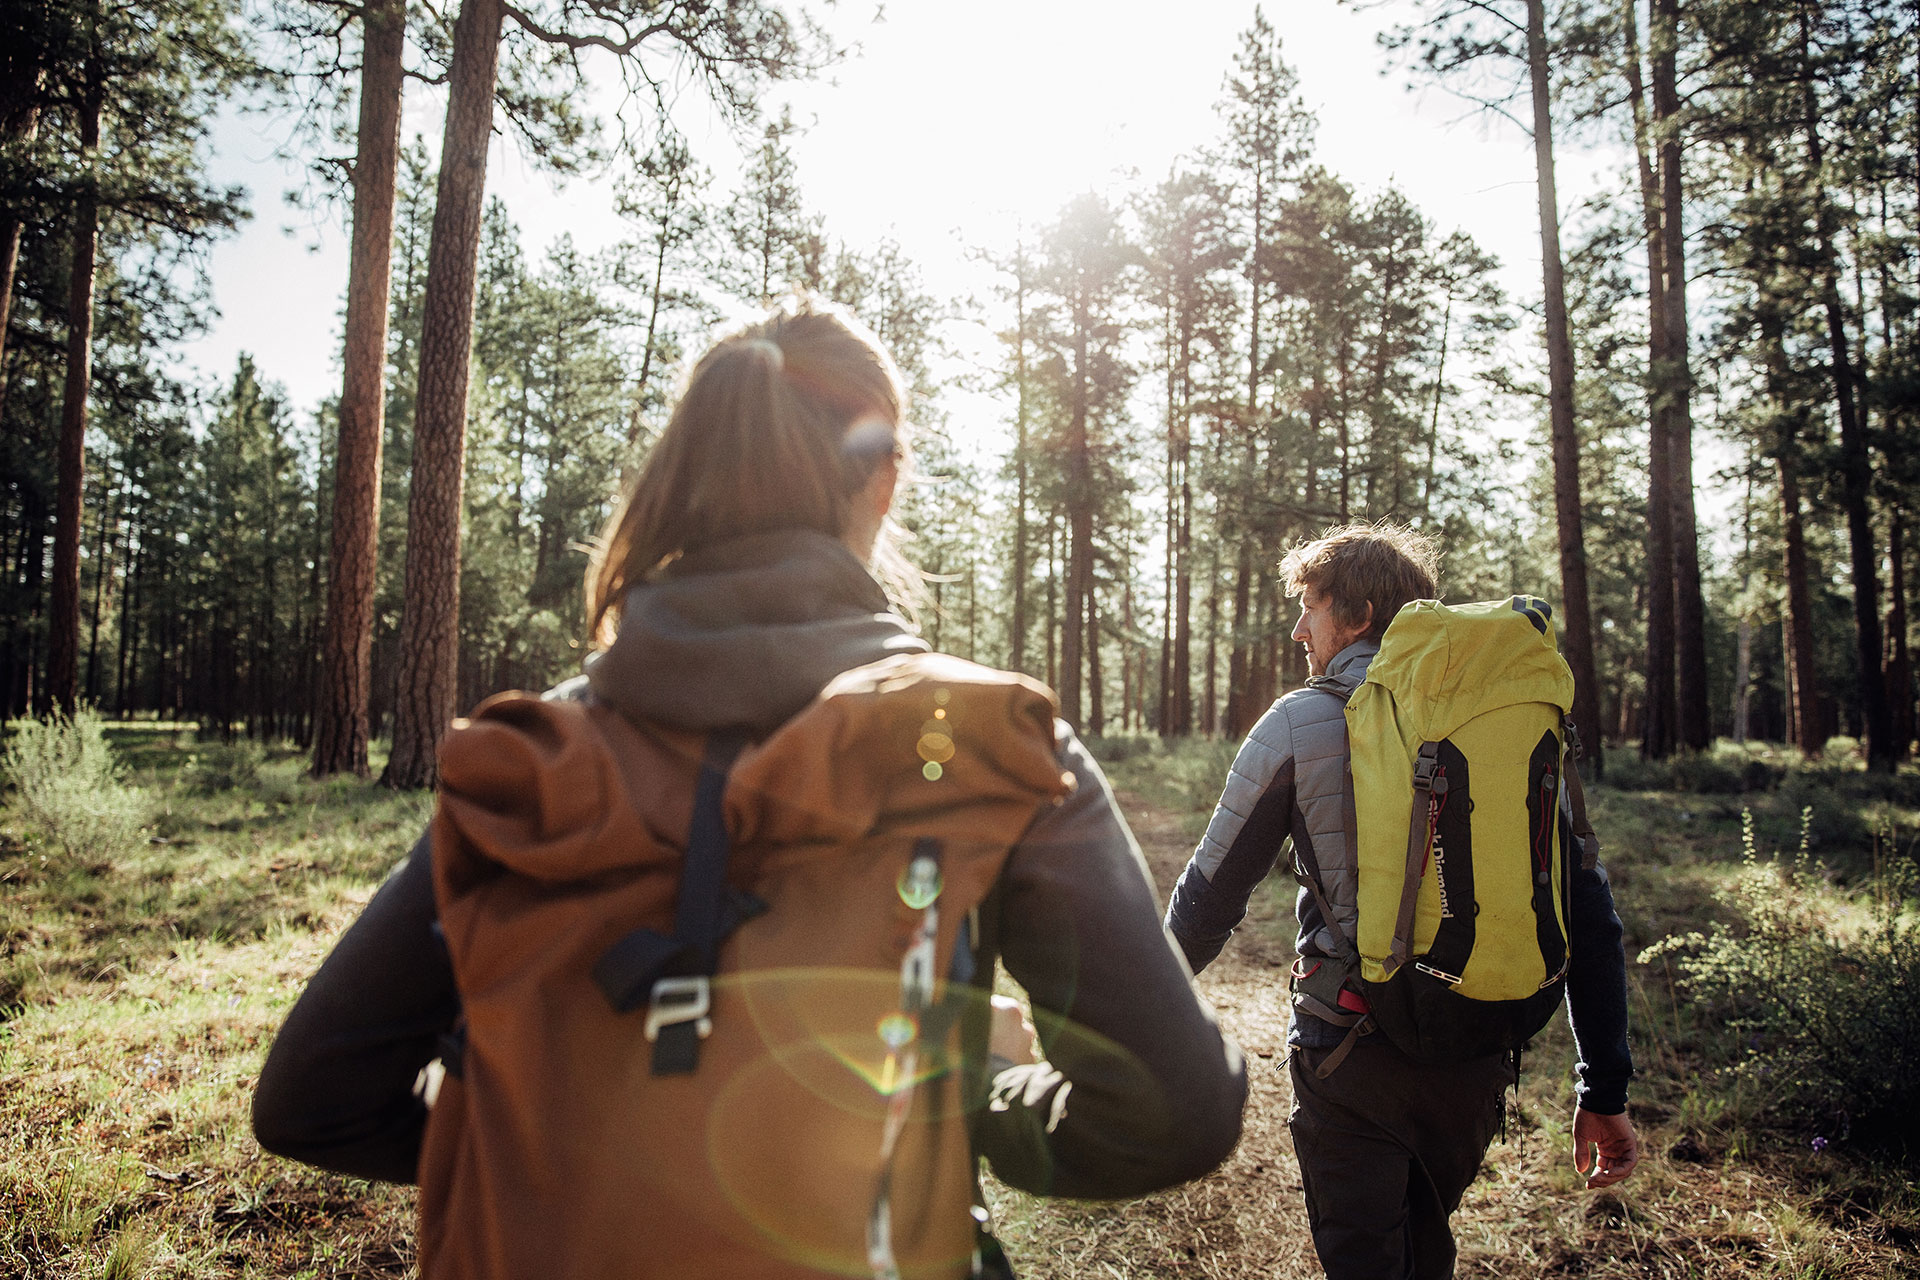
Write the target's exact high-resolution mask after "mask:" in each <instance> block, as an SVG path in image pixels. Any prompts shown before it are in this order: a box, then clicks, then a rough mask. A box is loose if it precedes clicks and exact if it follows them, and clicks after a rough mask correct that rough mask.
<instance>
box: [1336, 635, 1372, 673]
mask: <svg viewBox="0 0 1920 1280" xmlns="http://www.w3.org/2000/svg"><path fill="white" fill-rule="evenodd" d="M1379 652H1380V642H1379V641H1378V640H1368V639H1364V638H1363V639H1359V640H1355V641H1354V642H1353V643H1352V644H1350V645H1348V646H1347V647H1346V648H1344V649H1342V650H1341V651H1340V652H1338V653H1336V654H1334V655H1333V661H1332V662H1329V663H1328V664H1327V675H1328V676H1339V675H1343V674H1345V672H1346V670H1347V668H1348V667H1350V666H1352V665H1354V664H1355V663H1359V664H1360V665H1361V666H1363V667H1364V666H1365V665H1366V664H1367V663H1369V662H1371V661H1373V655H1374V654H1376V653H1379Z"/></svg>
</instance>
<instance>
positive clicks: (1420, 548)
mask: <svg viewBox="0 0 1920 1280" xmlns="http://www.w3.org/2000/svg"><path fill="white" fill-rule="evenodd" d="M1439 572H1440V551H1439V547H1438V545H1437V544H1436V543H1435V542H1434V540H1433V539H1432V538H1430V537H1428V536H1427V535H1426V534H1424V533H1416V532H1414V530H1413V529H1412V527H1411V526H1409V525H1404V524H1394V523H1393V522H1391V521H1388V520H1382V521H1379V522H1378V523H1375V524H1348V525H1338V526H1336V527H1334V528H1331V529H1328V530H1327V531H1326V532H1325V533H1323V534H1321V535H1320V536H1319V537H1318V538H1315V539H1314V540H1313V541H1311V542H1302V543H1299V544H1298V545H1296V546H1295V547H1294V548H1293V549H1292V550H1291V551H1289V552H1287V556H1286V559H1284V560H1282V561H1281V562H1280V573H1281V575H1282V576H1283V577H1284V578H1285V579H1286V584H1287V594H1288V595H1289V596H1297V595H1302V594H1304V593H1305V592H1306V591H1307V590H1308V589H1309V588H1311V589H1312V590H1314V591H1317V592H1319V593H1320V594H1321V595H1323V596H1326V597H1328V598H1329V599H1330V600H1331V602H1332V604H1333V619H1334V621H1335V622H1338V623H1339V624H1340V625H1341V626H1343V627H1365V628H1366V630H1365V632H1363V633H1362V635H1361V637H1360V638H1361V639H1363V640H1378V639H1379V638H1380V637H1381V636H1382V635H1383V634H1385V632H1386V630H1387V624H1388V623H1390V622H1392V621H1393V615H1394V614H1396V613H1398V612H1400V607H1401V606H1402V605H1404V604H1406V603H1407V602H1408V601H1409V600H1433V599H1436V598H1438V595H1439V593H1438V592H1437V591H1436V590H1435V589H1434V577H1435V575H1436V574H1438V573H1439ZM1369 605H1371V606H1372V607H1373V613H1372V620H1371V622H1369V620H1368V613H1367V607H1368V606H1369Z"/></svg>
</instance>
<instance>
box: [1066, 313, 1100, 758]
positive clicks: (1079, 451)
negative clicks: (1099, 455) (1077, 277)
mask: <svg viewBox="0 0 1920 1280" xmlns="http://www.w3.org/2000/svg"><path fill="white" fill-rule="evenodd" d="M1075 288H1076V291H1078V290H1079V289H1081V288H1083V286H1080V285H1076V286H1075ZM1072 323H1073V388H1072V393H1071V401H1070V403H1069V405H1068V414H1069V417H1068V422H1067V441H1066V445H1067V457H1066V484H1067V492H1066V499H1067V582H1066V597H1065V599H1064V601H1063V602H1062V608H1061V613H1062V625H1063V627H1064V628H1065V630H1064V632H1063V633H1062V635H1061V638H1060V684H1059V690H1060V707H1061V714H1062V715H1064V716H1065V717H1066V720H1067V723H1068V724H1070V725H1072V726H1073V727H1074V728H1076V729H1078V728H1079V727H1080V725H1081V710H1082V708H1081V688H1082V683H1081V681H1082V675H1083V670H1084V668H1085V665H1086V648H1085V646H1086V645H1092V644H1097V643H1098V639H1097V638H1096V637H1092V636H1088V635H1086V622H1087V596H1088V595H1089V594H1090V593H1091V592H1092V590H1093V457H1092V446H1091V442H1090V439H1089V435H1090V432H1091V425H1090V423H1089V421H1088V417H1089V413H1090V403H1091V388H1090V387H1089V386H1088V383H1089V381H1090V380H1091V378H1092V376H1093V375H1092V372H1091V370H1090V369H1089V368H1088V363H1087V362H1088V347H1089V344H1090V343H1091V341H1092V333H1091V329H1092V325H1093V320H1092V314H1091V312H1090V311H1089V309H1088V307H1087V306H1086V305H1085V301H1084V298H1083V297H1080V296H1076V297H1075V299H1074V308H1073V320H1072Z"/></svg>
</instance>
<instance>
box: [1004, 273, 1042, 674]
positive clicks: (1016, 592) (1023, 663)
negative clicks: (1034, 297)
mask: <svg viewBox="0 0 1920 1280" xmlns="http://www.w3.org/2000/svg"><path fill="white" fill-rule="evenodd" d="M1013 261H1014V268H1013V270H1014V275H1013V310H1014V322H1015V327H1014V344H1015V345H1014V352H1013V377H1014V408H1013V426H1014V444H1013V617H1012V619H1011V621H1009V623H1008V624H1007V626H1008V632H1009V634H1008V637H1007V641H1008V643H1007V665H1008V666H1010V667H1012V668H1013V669H1014V670H1015V671H1025V670H1026V669H1027V502H1028V497H1027V469H1028V458H1027V255H1026V246H1025V245H1024V244H1021V245H1018V246H1016V247H1015V249H1014V260H1013ZM1049 665H1051V663H1049Z"/></svg>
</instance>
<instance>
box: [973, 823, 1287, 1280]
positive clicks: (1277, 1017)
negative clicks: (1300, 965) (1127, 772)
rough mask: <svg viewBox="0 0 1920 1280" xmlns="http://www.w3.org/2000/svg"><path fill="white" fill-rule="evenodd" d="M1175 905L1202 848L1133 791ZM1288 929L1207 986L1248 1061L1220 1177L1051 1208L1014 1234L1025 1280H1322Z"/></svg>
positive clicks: (1213, 975)
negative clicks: (1300, 1123)
mask: <svg viewBox="0 0 1920 1280" xmlns="http://www.w3.org/2000/svg"><path fill="white" fill-rule="evenodd" d="M1119 801H1120V809H1121V812H1123V813H1124V814H1126V816H1127V822H1128V824H1129V825H1130V826H1131V827H1132V828H1133V834H1134V836H1135V837H1136V838H1137V839H1138V840H1139V842H1140V848H1141V850H1142V851H1143V852H1144V853H1145V854H1146V857H1147V865H1148V866H1149V867H1150V868H1151V870H1152V872H1153V878H1154V884H1155V885H1156V887H1157V888H1158V889H1159V894H1160V900H1161V901H1162V902H1165V901H1166V898H1167V895H1168V894H1169V893H1170V892H1171V891H1172V889H1173V882H1174V880H1175V879H1177V878H1178V877H1179V874H1180V869H1181V868H1182V867H1183V866H1185V865H1186V860H1187V857H1188V855H1189V854H1191V853H1192V852H1193V844H1192V841H1191V840H1190V839H1189V838H1188V836H1187V834H1186V832H1185V830H1184V828H1183V827H1182V825H1181V822H1180V820H1179V819H1177V818H1175V817H1174V816H1173V815H1171V814H1168V813H1166V812H1164V811H1162V810H1159V809H1154V808H1150V807H1148V806H1147V805H1145V804H1143V803H1141V802H1140V800H1139V798H1138V797H1136V796H1133V795H1128V794H1124V793H1123V794H1121V795H1120V796H1119ZM1281 912H1282V907H1281V904H1280V899H1279V898H1278V896H1277V895H1274V894H1270V893H1267V892H1265V891H1261V892H1257V893H1255V894H1254V899H1253V903H1252V904H1251V906H1250V908H1249V912H1248V924H1249V925H1250V926H1251V925H1254V924H1255V923H1256V922H1260V921H1270V920H1274V919H1276V917H1277V916H1278V915H1280V914H1281ZM1287 936H1290V930H1288V929H1285V928H1280V929H1261V928H1257V927H1249V928H1243V929H1242V930H1241V931H1240V932H1239V933H1238V934H1236V935H1235V937H1234V940H1233V942H1232V943H1231V944H1230V945H1229V946H1228V947H1227V949H1226V951H1225V952H1224V953H1222V955H1221V956H1220V958H1219V959H1218V960H1216V961H1214V962H1213V964H1211V965H1209V966H1208V967H1207V971H1206V973H1204V974H1203V975H1201V978H1200V988H1201V990H1202V992H1204V993H1205V995H1206V997H1207V999H1208V1000H1210V1001H1211V1002H1212V1003H1213V1006H1214V1008H1215V1010H1216V1011H1217V1012H1218V1013H1219V1015H1220V1021H1221V1024H1222V1025H1223V1026H1224V1027H1225V1029H1226V1031H1227V1034H1228V1035H1230V1036H1231V1037H1233V1039H1234V1041H1235V1042H1236V1043H1238V1044H1239V1046H1240V1048H1241V1050H1242V1051H1243V1052H1245V1054H1246V1055H1247V1079H1248V1098H1247V1109H1246V1114H1245V1120H1244V1127H1243V1130H1242V1134H1241V1138H1240V1145H1239V1147H1238V1148H1237V1149H1236V1150H1235V1151H1234V1153H1233V1156H1232V1158H1231V1159H1229V1160H1228V1161H1227V1163H1226V1164H1224V1165H1222V1166H1221V1167H1220V1169H1218V1170H1217V1171H1215V1172H1214V1173H1213V1174H1212V1175H1210V1176H1208V1177H1206V1178H1203V1179H1201V1180H1200V1181H1198V1182H1195V1183H1191V1184H1189V1185H1187V1186H1185V1187H1181V1188H1178V1189H1176V1190H1174V1191H1170V1192H1166V1193H1164V1194H1162V1195H1157V1196H1150V1197H1148V1198H1146V1199H1144V1200H1138V1201H1133V1202H1131V1203H1127V1204H1120V1205H1097V1206H1096V1205H1085V1206H1069V1205H1050V1206H1049V1207H1047V1208H1046V1209H1043V1210H1041V1211H1039V1212H1037V1213H1035V1214H1034V1215H1032V1217H1031V1218H1030V1219H1029V1220H1027V1221H1025V1222H1021V1223H1019V1224H1018V1225H1017V1227H1016V1229H1015V1230H1012V1231H1009V1232H1008V1237H1009V1239H1008V1243H1009V1245H1010V1247H1011V1250H1012V1253H1013V1256H1014V1259H1015V1262H1016V1264H1017V1265H1018V1266H1019V1267H1020V1270H1021V1274H1022V1275H1023V1276H1034V1277H1047V1278H1048V1280H1072V1278H1076V1277H1099V1278H1100V1280H1115V1278H1117V1277H1123V1278H1124V1280H1143V1278H1145V1277H1159V1276H1181V1277H1187V1276H1204V1277H1209V1278H1213V1280H1228V1278H1233V1280H1240V1278H1242V1277H1244V1278H1246V1280H1252V1278H1253V1277H1260V1278H1261V1280H1293V1278H1294V1277H1301V1278H1302V1280H1305V1278H1307V1277H1317V1276H1319V1275H1320V1274H1321V1272H1320V1270H1319V1267H1318V1265H1317V1264H1316V1262H1315V1259H1314V1254H1313V1245H1312V1242H1311V1240H1310V1239H1309V1237H1308V1234H1307V1223H1306V1209H1305V1207H1304V1206H1303V1204H1302V1202H1301V1199H1300V1172H1299V1168H1298V1166H1297V1165H1296V1164H1295V1163H1294V1158H1293V1146H1292V1143H1291V1141H1290V1139H1289V1138H1288V1136H1287V1110H1288V1107H1289V1105H1290V1104H1291V1102H1292V1090H1291V1087H1290V1086H1289V1085H1288V1083H1287V1070H1286V1032H1287V1008H1286V970H1287V965H1288V964H1289V963H1291V962H1292V959H1293V952H1292V950H1291V949H1290V948H1289V947H1288V946H1286V945H1285V943H1284V942H1279V941H1275V940H1273V939H1278V938H1284V937H1287Z"/></svg>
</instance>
